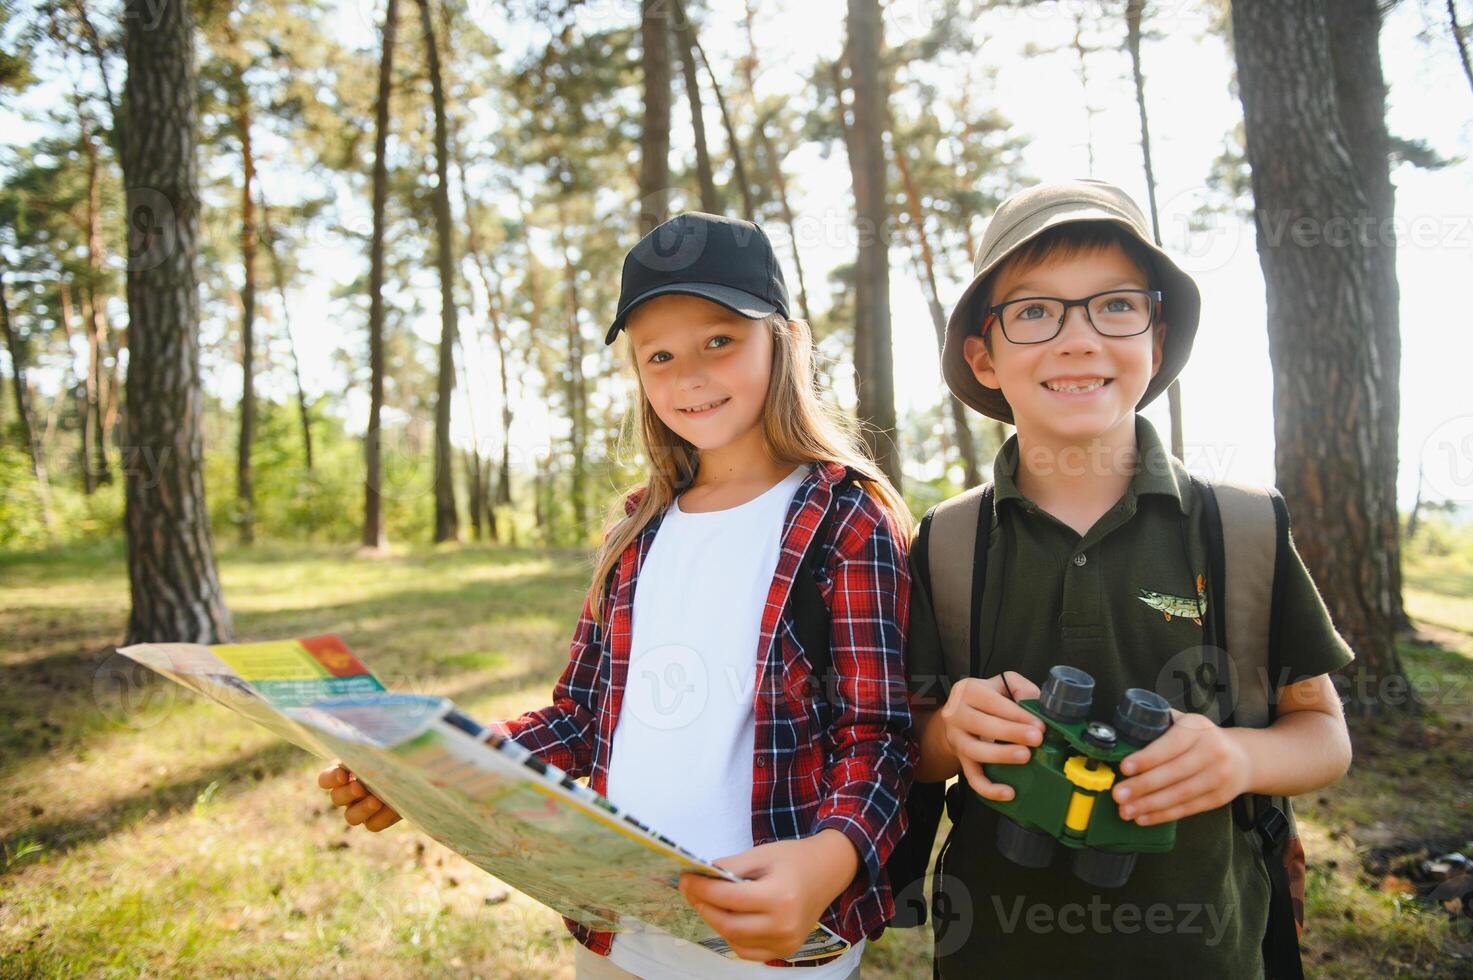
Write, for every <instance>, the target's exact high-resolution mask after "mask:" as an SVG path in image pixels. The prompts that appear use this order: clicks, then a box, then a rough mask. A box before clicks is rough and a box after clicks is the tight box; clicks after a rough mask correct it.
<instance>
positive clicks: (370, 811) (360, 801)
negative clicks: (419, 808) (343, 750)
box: [317, 762, 401, 833]
mask: <svg viewBox="0 0 1473 980" xmlns="http://www.w3.org/2000/svg"><path fill="white" fill-rule="evenodd" d="M317 785H318V786H321V787H322V788H323V789H325V790H330V791H331V792H330V794H329V795H330V796H331V797H332V802H333V806H342V807H347V809H346V810H344V811H343V819H344V820H346V821H347V822H348V826H349V827H356V826H358V825H359V824H362V825H363V826H365V827H367V828H368V829H369V830H372V831H373V832H375V833H377V832H378V831H380V830H383V829H384V828H386V827H392V826H393V825H394V824H396V823H398V822H399V820H400V819H401V818H400V816H399V814H398V812H397V811H395V810H394V808H393V807H391V806H389V805H388V804H387V803H385V802H384V801H383V800H381V799H379V798H378V797H377V796H374V795H373V794H372V793H370V792H369V791H368V787H366V786H364V785H363V783H362V782H361V781H360V780H359V779H358V777H357V776H355V775H353V774H352V773H351V772H349V771H348V770H347V769H345V768H343V764H342V763H340V762H334V763H333V764H332V765H330V766H328V767H327V768H326V769H324V770H322V771H321V772H319V773H318V774H317Z"/></svg>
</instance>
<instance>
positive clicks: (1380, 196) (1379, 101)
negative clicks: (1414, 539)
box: [1327, 0, 1412, 630]
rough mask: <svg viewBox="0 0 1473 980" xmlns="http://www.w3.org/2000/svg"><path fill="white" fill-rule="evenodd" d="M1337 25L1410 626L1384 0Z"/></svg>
mask: <svg viewBox="0 0 1473 980" xmlns="http://www.w3.org/2000/svg"><path fill="white" fill-rule="evenodd" d="M1327 19H1328V23H1329V28H1330V61H1331V64H1332V65H1333V66H1334V72H1335V74H1334V79H1335V105H1336V108H1337V109H1338V111H1339V116H1340V126H1341V128H1342V129H1343V131H1344V133H1345V137H1346V139H1345V146H1346V149H1347V150H1348V151H1349V152H1350V159H1351V162H1352V163H1353V164H1355V172H1356V174H1357V175H1358V176H1359V177H1360V185H1361V190H1362V192H1363V193H1364V194H1365V197H1366V204H1367V206H1368V211H1367V212H1366V214H1365V220H1364V221H1363V222H1362V223H1361V224H1360V225H1358V226H1357V228H1358V230H1359V232H1358V233H1359V234H1361V235H1362V237H1363V243H1364V245H1365V247H1366V250H1367V252H1368V254H1369V256H1370V260H1371V265H1372V267H1373V269H1374V278H1373V279H1372V281H1371V302H1372V309H1373V313H1374V318H1373V320H1372V329H1373V330H1374V335H1375V339H1376V353H1377V357H1378V358H1379V359H1380V362H1381V377H1382V387H1381V391H1382V401H1381V411H1380V414H1379V415H1378V416H1377V421H1378V422H1379V423H1380V424H1379V426H1378V429H1377V435H1378V437H1379V438H1380V440H1381V448H1380V451H1379V452H1378V453H1377V459H1378V461H1379V462H1380V464H1381V465H1380V471H1379V472H1378V474H1377V479H1379V480H1380V482H1381V485H1382V487H1381V491H1380V492H1381V493H1382V494H1384V495H1385V496H1386V498H1387V499H1389V500H1390V501H1391V503H1392V506H1391V508H1390V510H1389V512H1388V513H1386V514H1383V515H1382V517H1383V524H1382V527H1381V534H1382V538H1383V540H1384V542H1385V545H1384V546H1385V549H1386V560H1387V562H1388V564H1389V565H1390V571H1391V584H1390V590H1391V619H1392V624H1393V626H1394V627H1395V628H1396V629H1398V630H1403V629H1410V628H1411V625H1412V624H1411V620H1410V619H1408V618H1407V614H1406V608H1405V606H1404V605H1403V602H1402V585H1401V524H1400V519H1399V515H1398V512H1397V509H1396V477H1397V469H1398V466H1399V458H1400V453H1399V442H1400V433H1401V286H1400V284H1399V283H1398V281H1397V278H1396V236H1395V235H1394V234H1393V232H1392V226H1393V221H1394V219H1395V216H1396V189H1395V188H1394V187H1393V186H1392V184H1391V153H1390V151H1391V140H1390V136H1389V135H1388V134H1387V131H1386V82H1385V79H1384V76H1383V75H1382V72H1381V15H1380V11H1379V10H1378V9H1377V0H1339V2H1337V3H1336V5H1335V13H1334V16H1332V17H1329V18H1327Z"/></svg>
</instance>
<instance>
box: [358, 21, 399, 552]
mask: <svg viewBox="0 0 1473 980" xmlns="http://www.w3.org/2000/svg"><path fill="white" fill-rule="evenodd" d="M398 20H399V3H398V0H387V2H386V5H385V7H384V29H383V39H382V52H381V54H380V56H379V69H378V101H377V102H376V103H375V104H374V138H373V237H372V238H371V239H370V241H369V247H368V248H369V269H368V373H369V382H368V391H369V394H368V429H367V431H366V432H365V433H364V437H363V460H364V480H363V544H364V546H365V547H368V548H373V549H374V550H380V549H382V548H383V547H384V544H385V540H384V510H383V497H382V493H383V472H384V471H383V454H382V451H381V446H380V439H381V435H382V430H381V426H382V419H383V409H384V223H385V215H384V212H385V210H386V206H387V203H388V198H389V168H388V161H387V160H386V159H385V154H386V153H387V152H388V148H389V97H390V94H391V91H392V81H393V75H394V34H395V31H396V30H397V29H398Z"/></svg>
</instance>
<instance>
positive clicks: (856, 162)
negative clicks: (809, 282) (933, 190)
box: [848, 0, 901, 488]
mask: <svg viewBox="0 0 1473 980" xmlns="http://www.w3.org/2000/svg"><path fill="white" fill-rule="evenodd" d="M883 47H884V24H883V19H882V15H881V12H880V4H879V0H849V17H848V54H849V66H850V71H851V73H852V76H853V86H854V127H853V132H852V134H851V144H850V154H849V169H850V172H851V174H852V175H853V179H854V205H855V221H856V230H857V232H858V236H859V255H858V259H857V261H856V262H855V304H854V309H855V312H854V333H855V338H854V346H855V359H856V369H857V370H856V373H857V375H858V378H857V380H858V382H859V384H858V389H859V409H858V414H859V419H860V422H861V423H862V424H863V425H864V437H865V441H866V442H867V443H868V444H869V449H870V452H871V453H872V455H873V456H874V458H875V460H876V461H878V462H879V464H880V468H881V469H882V470H883V471H884V472H885V475H886V476H888V477H889V478H890V482H891V483H893V484H894V485H895V486H896V487H897V488H898V487H899V486H900V484H901V474H900V454H899V452H898V450H897V447H896V444H895V381H894V364H893V355H892V353H891V350H890V256H889V244H890V242H889V217H890V207H889V201H888V199H887V194H886V190H885V177H886V167H885V136H884V134H885V120H886V118H887V116H888V112H887V111H886V108H885V102H886V100H885V89H884V85H883V84H882V81H881V59H882V51H883ZM861 351H863V352H864V355H865V356H864V357H863V359H862V364H863V368H862V369H860V367H859V365H860V363H861V359H860V356H859V355H860V352H861Z"/></svg>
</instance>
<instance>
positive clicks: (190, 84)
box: [122, 0, 233, 643]
mask: <svg viewBox="0 0 1473 980" xmlns="http://www.w3.org/2000/svg"><path fill="white" fill-rule="evenodd" d="M192 20H193V14H192V8H191V6H190V5H189V4H187V3H179V4H165V5H163V6H160V7H157V8H153V7H149V6H148V4H147V3H145V2H144V0H127V2H126V4H125V8H124V16H123V25H124V27H123V48H124V53H125V56H126V59H127V64H128V78H127V81H126V83H125V84H124V88H123V107H124V109H123V111H124V116H125V119H126V127H125V130H124V134H123V154H122V164H123V182H124V186H125V187H127V188H128V192H127V208H128V227H129V228H130V230H131V231H132V236H131V237H132V241H131V243H130V247H129V253H130V256H131V258H132V261H131V262H130V263H129V269H128V333H129V338H128V343H129V353H130V357H129V360H128V381H127V385H128V411H127V414H126V416H125V420H126V437H125V445H126V446H127V447H128V450H127V453H128V458H127V459H125V467H124V469H125V471H126V473H127V480H126V499H127V505H126V517H125V522H124V523H125V527H126V530H127V541H128V578H129V582H130V585H131V588H132V598H133V608H132V613H131V614H130V616H129V619H128V640H129V642H132V643H138V642H149V641H178V642H193V643H220V642H226V641H229V640H230V639H232V633H233V629H232V626H231V619H230V613H229V611H228V610H227V609H226V608H225V601H224V597H223V596H222V594H221V591H220V579H219V576H218V574H217V572H216V570H215V553H214V542H213V539H212V537H211V534H210V520H209V510H208V508H207V507H206V506H205V487H204V466H203V463H204V460H203V445H202V427H203V405H204V393H203V391H202V388H201V382H200V369H199V287H198V283H197V280H196V272H195V261H196V250H197V247H198V238H197V234H198V227H199V192H198V184H199V171H198V163H197V159H196V152H197V146H198V138H199V132H198V117H197V109H196V104H195V75H194V29H193V23H192Z"/></svg>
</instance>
